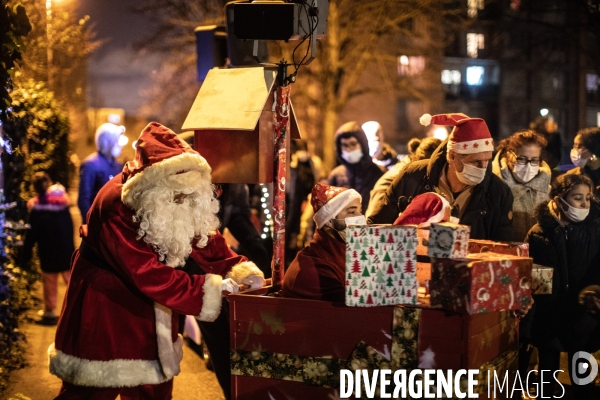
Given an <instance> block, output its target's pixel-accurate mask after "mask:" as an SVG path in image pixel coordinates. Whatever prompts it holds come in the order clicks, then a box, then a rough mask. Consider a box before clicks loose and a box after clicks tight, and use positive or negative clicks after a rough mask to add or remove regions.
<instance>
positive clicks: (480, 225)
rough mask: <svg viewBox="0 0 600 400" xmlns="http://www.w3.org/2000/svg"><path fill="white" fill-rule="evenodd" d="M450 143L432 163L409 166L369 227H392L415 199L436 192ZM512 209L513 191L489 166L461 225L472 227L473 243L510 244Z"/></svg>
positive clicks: (382, 203) (369, 217)
mask: <svg viewBox="0 0 600 400" xmlns="http://www.w3.org/2000/svg"><path fill="white" fill-rule="evenodd" d="M447 143H448V140H446V141H444V142H442V144H441V145H440V146H439V147H438V148H437V149H436V150H435V152H434V153H433V154H432V155H431V158H430V159H428V160H420V161H415V162H413V163H411V164H409V165H408V166H406V167H405V168H404V169H403V170H402V172H401V173H400V174H399V175H398V176H396V178H394V181H393V182H392V185H391V186H390V187H389V188H388V190H387V192H386V194H385V196H383V199H382V200H381V201H380V202H379V204H377V205H375V208H374V211H373V214H372V215H368V216H367V221H368V223H370V224H386V223H387V224H391V223H393V222H394V221H395V220H396V218H398V214H399V213H400V212H401V211H404V208H406V206H407V205H408V203H410V201H412V199H413V198H414V197H415V196H417V195H418V194H421V193H426V192H435V191H436V189H437V186H438V184H439V180H440V176H441V174H443V173H444V171H445V168H446V165H447V164H448V162H447V161H446V146H447ZM399 203H400V205H401V207H402V208H401V207H400V206H399ZM512 206H513V195H512V193H511V191H510V188H509V187H508V185H507V184H506V183H504V182H503V181H502V180H501V179H500V178H498V177H497V176H496V175H494V174H493V173H492V163H489V164H488V168H487V172H486V174H485V178H484V179H483V181H482V182H481V183H480V184H478V185H475V186H474V187H473V191H472V193H471V197H470V200H469V203H468V204H467V206H466V209H465V211H464V213H463V215H462V217H461V219H460V223H461V224H463V225H469V226H470V227H471V238H473V239H489V240H498V241H510V240H511V239H512V237H513V229H512Z"/></svg>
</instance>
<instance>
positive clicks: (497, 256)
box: [230, 222, 552, 399]
mask: <svg viewBox="0 0 600 400" xmlns="http://www.w3.org/2000/svg"><path fill="white" fill-rule="evenodd" d="M469 233H470V229H469V227H468V226H464V225H458V224H454V223H446V222H442V223H437V224H435V223H434V224H431V226H430V227H429V228H417V226H414V225H412V226H411V225H408V226H394V225H350V226H348V227H347V230H346V237H347V240H346V278H347V279H346V298H345V302H346V306H345V307H344V306H342V305H340V304H335V303H328V302H317V301H311V300H297V299H284V298H277V297H271V298H269V297H262V298H261V297H258V296H247V298H246V299H243V300H240V299H241V298H242V297H243V296H240V295H238V296H232V297H230V304H231V307H232V311H231V313H232V328H231V329H232V331H231V332H232V338H231V344H232V350H231V365H232V375H233V378H232V385H233V386H232V388H233V396H234V398H259V397H257V396H263V397H260V398H272V399H279V398H287V399H296V398H297V399H304V398H309V396H311V397H312V398H315V399H321V398H323V399H326V398H330V397H329V396H332V397H331V398H337V397H336V396H338V395H339V393H338V391H339V377H340V373H339V370H340V369H350V370H356V369H370V370H373V369H391V370H392V371H394V370H397V369H406V370H411V369H415V368H419V369H437V370H448V369H450V370H454V371H456V370H459V369H479V371H480V372H479V377H478V381H479V383H480V386H479V387H478V388H477V391H478V392H479V393H480V398H488V396H487V390H488V388H487V382H488V378H487V377H488V375H489V374H492V373H493V371H495V372H496V375H497V376H499V377H502V378H503V377H504V376H505V373H506V371H508V372H509V373H514V372H515V371H516V370H517V361H518V320H517V319H516V318H515V317H514V316H513V312H512V311H514V310H517V309H520V308H522V307H523V306H526V305H528V304H529V303H530V302H531V301H532V297H531V296H532V294H542V293H550V292H551V289H552V288H551V285H552V269H550V268H544V267H538V266H536V267H535V268H534V265H533V264H532V259H531V258H529V257H528V256H529V248H528V245H527V244H525V243H500V242H492V241H485V240H470V238H469ZM248 297H252V298H248ZM264 378H268V379H264ZM509 378H510V377H509ZM275 379H276V380H278V381H277V382H274V381H273V380H275ZM363 394H364V391H363ZM253 396H254V397H253ZM269 396H270V397H269ZM503 396H505V395H500V396H499V397H497V398H505V397H503ZM491 398H493V397H491Z"/></svg>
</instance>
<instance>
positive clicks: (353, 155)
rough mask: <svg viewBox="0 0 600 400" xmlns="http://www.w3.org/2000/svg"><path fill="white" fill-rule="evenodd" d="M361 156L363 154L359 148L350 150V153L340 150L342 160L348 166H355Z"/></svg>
mask: <svg viewBox="0 0 600 400" xmlns="http://www.w3.org/2000/svg"><path fill="white" fill-rule="evenodd" d="M362 156H363V152H362V149H361V148H360V147H359V148H358V149H356V150H352V151H344V150H342V158H343V159H344V160H346V162H347V163H349V164H356V163H357V162H359V161H360V159H361V158H362Z"/></svg>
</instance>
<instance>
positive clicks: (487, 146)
mask: <svg viewBox="0 0 600 400" xmlns="http://www.w3.org/2000/svg"><path fill="white" fill-rule="evenodd" d="M419 122H421V125H425V126H428V125H429V124H435V125H445V126H453V127H454V129H452V132H451V133H450V136H449V138H448V151H450V150H452V151H454V152H455V153H458V154H473V153H481V152H483V151H494V140H493V139H492V135H491V134H490V130H489V129H488V127H487V124H486V123H485V121H484V120H483V119H481V118H470V117H468V116H467V115H465V114H460V113H459V114H438V115H430V114H424V115H422V116H421V118H419Z"/></svg>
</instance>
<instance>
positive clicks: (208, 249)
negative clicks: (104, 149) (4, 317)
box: [48, 122, 264, 400]
mask: <svg viewBox="0 0 600 400" xmlns="http://www.w3.org/2000/svg"><path fill="white" fill-rule="evenodd" d="M210 173H211V168H210V166H209V165H208V163H207V162H206V160H205V159H204V158H203V157H202V156H200V154H198V153H197V152H195V151H194V150H192V149H191V147H190V146H189V145H187V144H186V143H185V142H184V141H183V140H181V139H180V138H179V137H177V135H175V134H174V133H173V132H172V131H171V130H170V129H168V128H166V127H164V126H162V125H160V124H158V123H156V122H152V123H150V124H149V125H148V126H147V127H146V128H145V129H144V130H143V131H142V133H141V135H140V137H139V139H138V142H137V147H136V155H135V159H134V160H133V161H129V162H128V163H127V164H126V166H125V167H124V168H123V172H122V173H120V174H118V175H117V176H115V177H114V178H113V179H111V180H110V181H109V182H108V183H107V184H106V185H104V187H103V188H102V189H101V190H100V192H99V193H98V196H97V198H96V200H95V201H94V203H93V205H92V208H91V209H90V212H89V219H88V224H87V226H84V227H82V229H81V233H82V236H83V237H82V242H81V246H80V248H79V249H78V250H76V251H75V254H74V255H73V258H72V267H71V282H70V284H69V287H68V289H67V293H66V296H65V302H64V304H63V309H62V312H61V316H60V319H59V322H58V328H57V331H56V338H55V342H54V343H53V344H52V345H51V346H50V348H49V349H48V354H49V359H50V372H51V373H52V374H54V375H56V376H58V377H59V378H60V379H62V381H63V383H62V387H61V389H60V393H59V395H58V397H57V399H61V400H62V399H83V398H86V399H87V398H90V399H91V398H93V399H115V398H116V397H117V396H119V395H121V398H127V399H134V398H135V399H138V398H144V399H170V398H171V394H172V388H173V377H174V376H175V375H177V374H178V373H179V363H180V361H181V358H182V356H183V353H182V344H183V339H182V337H181V336H180V335H178V330H179V329H178V325H179V314H184V315H194V316H196V318H197V319H199V320H201V321H215V320H218V319H219V317H220V315H221V305H222V299H221V297H222V291H227V292H234V291H237V290H238V285H239V284H241V283H244V284H248V285H250V286H252V287H255V286H262V284H264V279H263V274H262V272H261V271H260V269H258V267H257V266H256V265H254V263H250V262H246V259H245V258H244V257H242V256H238V255H237V254H235V253H234V252H232V251H231V250H230V249H229V248H228V247H227V244H226V242H225V239H224V238H223V237H222V236H221V235H220V234H219V233H218V231H217V227H218V225H219V220H218V218H217V211H218V201H217V199H216V198H215V194H214V192H213V189H214V187H213V185H212V184H211V178H210ZM189 264H193V265H195V267H196V270H197V271H198V272H197V273H195V274H191V275H189V274H188V273H187V272H186V271H183V270H181V269H179V268H180V267H184V266H185V267H190V269H191V267H192V266H193V265H189ZM228 334H229V330H228V329H225V331H223V332H221V335H222V336H224V337H227V336H228ZM207 345H208V347H209V351H210V352H211V354H213V355H214V354H216V352H213V350H212V349H211V346H210V343H207ZM227 354H228V349H227ZM227 354H225V356H224V357H222V356H219V357H216V358H215V360H213V362H215V361H216V360H217V359H219V360H221V359H225V361H226V366H227V367H228V366H229V358H228V355H227ZM214 366H215V370H217V369H218V366H217V365H214ZM217 378H219V382H220V383H221V384H222V385H223V384H224V383H223V382H224V381H226V387H224V390H225V391H226V396H228V392H229V380H228V379H225V380H223V379H221V378H220V377H219V376H217Z"/></svg>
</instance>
